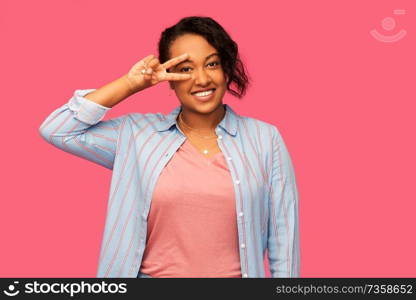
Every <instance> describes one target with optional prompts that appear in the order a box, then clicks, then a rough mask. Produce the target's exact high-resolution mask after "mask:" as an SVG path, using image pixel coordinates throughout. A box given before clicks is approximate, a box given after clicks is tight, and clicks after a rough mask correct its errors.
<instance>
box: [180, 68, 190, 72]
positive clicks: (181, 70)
mask: <svg viewBox="0 0 416 300" xmlns="http://www.w3.org/2000/svg"><path fill="white" fill-rule="evenodd" d="M184 69H190V67H184V68H182V69H180V70H179V71H180V72H183V70H184ZM185 72H186V71H185Z"/></svg>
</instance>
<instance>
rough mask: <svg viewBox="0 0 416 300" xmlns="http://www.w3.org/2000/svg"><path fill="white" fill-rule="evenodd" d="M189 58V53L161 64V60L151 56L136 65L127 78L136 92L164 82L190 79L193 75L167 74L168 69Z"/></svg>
mask: <svg viewBox="0 0 416 300" xmlns="http://www.w3.org/2000/svg"><path fill="white" fill-rule="evenodd" d="M188 56H189V54H188V53H184V54H182V55H179V56H177V57H174V58H172V59H170V60H168V61H166V62H165V63H163V64H161V63H160V62H159V59H157V58H156V57H155V56H154V55H153V54H151V55H149V56H146V57H145V58H143V59H142V60H140V61H139V62H137V63H136V64H134V65H133V67H132V68H131V69H130V71H129V72H128V73H127V76H126V78H127V80H128V81H129V84H130V87H131V88H132V90H133V91H134V92H137V91H140V90H143V89H145V88H148V87H151V86H153V85H155V84H157V83H159V82H162V81H170V80H187V79H190V78H191V74H178V73H169V72H167V69H169V68H170V67H173V66H175V65H177V64H178V63H180V62H182V61H184V60H185V59H187V58H188Z"/></svg>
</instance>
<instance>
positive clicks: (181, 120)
mask: <svg viewBox="0 0 416 300" xmlns="http://www.w3.org/2000/svg"><path fill="white" fill-rule="evenodd" d="M179 120H180V122H181V124H183V125H185V126H186V127H188V128H189V129H191V131H190V133H192V134H195V135H197V136H199V137H202V138H203V139H213V138H216V137H217V135H211V136H209V135H200V134H198V133H196V132H192V130H197V129H196V128H192V127H191V126H189V125H188V124H186V123H185V121H184V120H183V119H182V112H180V113H179ZM208 152H209V151H208V149H204V150H202V153H204V154H208Z"/></svg>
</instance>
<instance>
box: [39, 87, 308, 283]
mask: <svg viewBox="0 0 416 300" xmlns="http://www.w3.org/2000/svg"><path fill="white" fill-rule="evenodd" d="M94 90H95V89H83V90H81V89H79V90H75V92H74V94H73V96H72V97H71V98H70V100H69V101H68V103H65V104H64V105H63V106H61V107H59V108H58V109H56V110H55V111H53V112H52V113H51V114H50V115H49V116H48V117H47V118H46V119H45V120H44V122H43V123H42V124H41V126H40V128H39V132H40V134H41V136H42V137H43V139H44V140H46V141H47V142H48V143H50V144H52V145H54V146H55V147H58V148H59V149H61V150H63V151H66V152H68V153H71V154H74V155H77V156H79V157H82V158H84V159H87V160H89V161H92V162H95V163H97V164H99V165H102V166H104V167H105V168H108V169H110V170H113V172H112V178H111V188H110V195H109V199H108V204H107V217H106V223H105V229H104V235H103V240H102V244H101V250H100V258H99V264H98V271H97V277H137V274H138V272H139V270H140V266H141V261H142V257H143V253H144V250H145V247H146V234H147V217H148V215H149V210H150V204H151V200H152V194H153V190H154V188H155V185H156V182H157V179H158V176H159V175H160V173H161V171H162V169H163V168H164V166H165V165H166V164H167V163H168V161H169V160H170V159H171V158H172V156H173V155H174V154H175V152H176V151H177V150H178V148H179V147H180V146H181V145H182V143H184V141H185V140H186V136H185V135H184V134H183V132H182V131H181V130H180V128H179V126H177V124H176V118H177V116H178V113H179V112H180V109H181V106H178V107H176V108H175V109H174V110H172V111H171V112H170V113H169V114H167V115H164V114H162V113H129V114H126V115H122V116H120V117H117V118H113V119H109V120H104V121H103V118H104V116H105V114H106V112H107V111H108V110H109V109H111V108H109V107H105V106H102V105H100V104H97V103H95V102H93V101H90V100H88V99H86V98H85V97H84V96H85V95H86V94H88V93H90V92H92V91H94ZM223 105H224V108H225V116H224V118H223V119H222V120H221V122H220V123H219V124H218V125H217V127H216V133H217V136H218V138H217V141H218V146H219V147H220V149H221V151H222V152H223V154H224V156H225V158H226V161H227V164H228V168H229V171H230V173H231V177H232V180H233V186H234V191H235V199H236V213H237V214H236V215H237V220H235V221H236V222H237V228H238V240H239V252H240V253H239V254H240V263H241V273H242V276H243V278H246V277H266V274H265V268H264V257H265V255H266V250H267V258H268V261H269V268H270V273H271V276H272V277H299V272H300V249H299V225H298V192H297V186H296V178H295V173H294V168H293V165H292V161H291V158H290V156H289V153H288V150H287V148H286V146H285V143H284V141H283V138H282V136H281V134H280V132H279V130H278V129H277V127H276V126H274V125H272V124H269V123H266V122H264V121H260V120H257V119H254V118H250V117H246V116H242V115H238V114H237V113H236V112H234V110H233V109H232V108H231V107H230V106H229V105H228V104H223ZM201 259H203V258H201Z"/></svg>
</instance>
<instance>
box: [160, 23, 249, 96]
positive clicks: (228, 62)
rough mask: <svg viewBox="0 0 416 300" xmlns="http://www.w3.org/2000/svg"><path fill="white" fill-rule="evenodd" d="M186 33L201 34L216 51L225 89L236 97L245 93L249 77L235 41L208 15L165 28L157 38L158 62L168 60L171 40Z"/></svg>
mask: <svg viewBox="0 0 416 300" xmlns="http://www.w3.org/2000/svg"><path fill="white" fill-rule="evenodd" d="M187 33H193V34H198V35H201V36H203V37H204V38H205V39H206V40H207V41H208V43H209V44H210V45H211V46H212V47H214V48H215V49H216V50H217V51H218V54H219V56H220V59H221V64H222V66H223V70H224V72H225V75H226V77H227V90H228V91H229V92H230V93H231V94H232V95H234V96H236V97H237V98H242V97H243V96H244V94H245V93H246V90H247V86H248V84H249V79H248V77H247V75H246V72H245V71H244V69H245V68H244V65H243V63H242V61H241V59H240V57H239V54H238V46H237V43H236V42H234V41H233V40H232V39H231V37H230V36H229V34H228V33H227V32H226V31H225V30H224V28H223V27H222V26H221V25H220V24H218V23H217V22H216V21H215V20H213V19H212V18H210V17H201V16H190V17H185V18H182V19H181V20H179V22H178V23H176V24H175V25H173V26H171V27H168V28H166V29H165V30H164V31H163V32H162V35H161V37H160V40H159V61H160V63H164V62H166V61H168V60H169V50H170V46H171V44H172V42H173V41H175V40H176V39H177V38H178V37H180V36H182V35H184V34H187ZM232 83H234V85H235V86H236V87H237V90H234V89H233V88H231V87H230V85H231V84H232Z"/></svg>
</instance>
